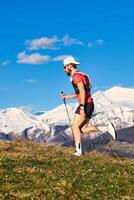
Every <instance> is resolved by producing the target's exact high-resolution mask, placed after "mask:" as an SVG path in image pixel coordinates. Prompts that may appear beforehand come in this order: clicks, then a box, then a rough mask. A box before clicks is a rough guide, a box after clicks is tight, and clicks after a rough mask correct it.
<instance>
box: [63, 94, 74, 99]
mask: <svg viewBox="0 0 134 200" xmlns="http://www.w3.org/2000/svg"><path fill="white" fill-rule="evenodd" d="M76 97H77V94H68V95H66V94H61V98H62V99H73V98H76Z"/></svg>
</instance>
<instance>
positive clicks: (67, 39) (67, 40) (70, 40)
mask: <svg viewBox="0 0 134 200" xmlns="http://www.w3.org/2000/svg"><path fill="white" fill-rule="evenodd" d="M61 42H62V44H63V46H71V45H73V44H76V45H81V46H83V45H84V43H83V42H81V41H80V40H78V39H75V38H71V37H70V36H69V35H65V36H64V37H63V38H62V39H61Z"/></svg>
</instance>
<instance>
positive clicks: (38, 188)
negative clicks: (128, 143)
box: [0, 141, 134, 200]
mask: <svg viewBox="0 0 134 200" xmlns="http://www.w3.org/2000/svg"><path fill="white" fill-rule="evenodd" d="M72 152H73V149H72V148H63V147H59V146H46V145H41V144H32V143H28V142H23V141H17V142H11V143H10V142H2V141H1V142H0V200H3V199H4V200H6V199H25V200H30V199H31V200H32V199H33V200H34V199H37V200H41V199H47V200H54V199H56V200H58V199H59V200H78V199H80V200H86V199H88V200H94V199H97V200H113V199H116V200H132V199H134V161H132V160H127V159H125V158H124V159H123V158H122V159H119V158H110V157H108V156H106V155H104V154H100V153H97V152H95V151H94V152H91V153H86V154H85V155H84V156H81V157H74V156H73V155H72Z"/></svg>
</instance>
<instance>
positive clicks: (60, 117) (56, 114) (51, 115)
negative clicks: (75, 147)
mask: <svg viewBox="0 0 134 200" xmlns="http://www.w3.org/2000/svg"><path fill="white" fill-rule="evenodd" d="M76 107H77V104H75V103H69V104H67V110H68V112H69V117H70V119H72V118H73V116H74V110H75V109H76ZM37 119H38V120H41V121H42V122H46V123H48V124H67V123H68V117H67V113H66V108H65V105H64V104H62V105H60V106H58V107H56V108H54V109H53V110H51V111H48V112H46V113H44V114H42V115H40V116H38V117H37Z"/></svg>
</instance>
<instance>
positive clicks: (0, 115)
mask: <svg viewBox="0 0 134 200" xmlns="http://www.w3.org/2000/svg"><path fill="white" fill-rule="evenodd" d="M92 96H93V99H94V103H95V111H94V113H93V117H92V119H91V120H90V123H91V124H92V125H95V126H97V125H106V124H107V122H108V121H109V120H110V121H112V122H113V123H114V125H115V127H116V129H118V130H119V129H123V128H128V127H132V126H134V89H133V88H123V87H118V86H115V87H112V88H110V89H108V90H105V91H98V92H96V93H94V94H93V95H92ZM77 106H78V104H77V103H69V102H67V109H68V111H69V116H70V119H71V121H72V120H73V116H74V111H75V109H76V108H77ZM91 136H93V137H95V136H94V134H91ZM18 137H21V138H24V139H28V140H32V141H36V142H43V143H44V142H48V143H50V142H56V143H64V142H65V141H66V142H67V141H68V142H69V141H71V139H70V138H71V137H72V136H71V130H70V128H69V122H68V118H67V113H66V110H65V105H64V104H62V105H59V106H58V107H56V108H54V109H52V110H50V111H46V112H42V111H41V112H37V113H31V112H28V111H27V110H24V109H20V108H17V107H11V108H7V109H2V110H0V138H1V139H5V138H6V139H11V140H12V139H14V138H18Z"/></svg>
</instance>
